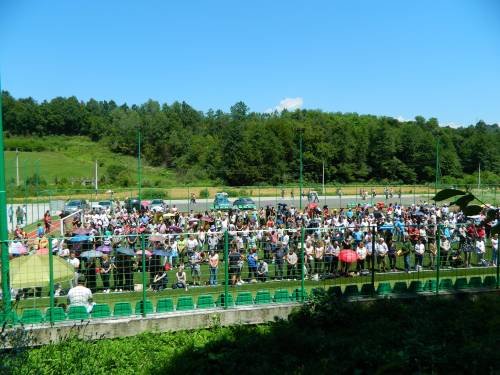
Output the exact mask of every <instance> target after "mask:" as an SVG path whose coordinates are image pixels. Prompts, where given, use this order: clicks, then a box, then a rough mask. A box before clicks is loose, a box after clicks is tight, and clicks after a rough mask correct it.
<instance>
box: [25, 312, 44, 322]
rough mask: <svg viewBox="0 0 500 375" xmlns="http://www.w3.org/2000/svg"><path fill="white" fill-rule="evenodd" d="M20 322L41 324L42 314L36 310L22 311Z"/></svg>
mask: <svg viewBox="0 0 500 375" xmlns="http://www.w3.org/2000/svg"><path fill="white" fill-rule="evenodd" d="M20 322H21V323H22V324H39V323H42V322H43V315H42V312H41V311H40V310H38V309H24V310H23V314H22V315H21V319H20Z"/></svg>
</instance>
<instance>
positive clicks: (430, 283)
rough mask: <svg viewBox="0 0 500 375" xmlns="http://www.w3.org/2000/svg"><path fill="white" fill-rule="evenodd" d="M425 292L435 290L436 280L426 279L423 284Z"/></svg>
mask: <svg viewBox="0 0 500 375" xmlns="http://www.w3.org/2000/svg"><path fill="white" fill-rule="evenodd" d="M424 291H425V292H435V291H436V280H434V279H431V280H427V281H426V282H425V284H424Z"/></svg>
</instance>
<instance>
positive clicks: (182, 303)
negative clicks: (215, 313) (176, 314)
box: [176, 296, 194, 311]
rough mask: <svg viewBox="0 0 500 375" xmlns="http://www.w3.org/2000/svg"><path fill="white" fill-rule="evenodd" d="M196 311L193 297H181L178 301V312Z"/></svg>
mask: <svg viewBox="0 0 500 375" xmlns="http://www.w3.org/2000/svg"><path fill="white" fill-rule="evenodd" d="M193 309H194V301H193V297H191V296H180V297H179V298H178V299H177V308H176V310H177V311H185V310H193Z"/></svg>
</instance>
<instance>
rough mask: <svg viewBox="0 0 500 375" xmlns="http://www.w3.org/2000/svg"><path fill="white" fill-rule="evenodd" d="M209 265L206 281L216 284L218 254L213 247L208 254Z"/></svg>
mask: <svg viewBox="0 0 500 375" xmlns="http://www.w3.org/2000/svg"><path fill="white" fill-rule="evenodd" d="M208 262H209V267H210V279H209V281H208V283H209V284H210V285H212V286H215V285H217V271H218V269H219V254H217V253H216V252H215V250H214V249H212V250H210V256H209V258H208Z"/></svg>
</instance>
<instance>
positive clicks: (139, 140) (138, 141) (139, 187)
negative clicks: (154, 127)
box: [137, 125, 142, 212]
mask: <svg viewBox="0 0 500 375" xmlns="http://www.w3.org/2000/svg"><path fill="white" fill-rule="evenodd" d="M141 178H142V176H141V125H139V126H138V127H137V187H138V199H139V212H141V209H142V202H141V185H142V181H141Z"/></svg>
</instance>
